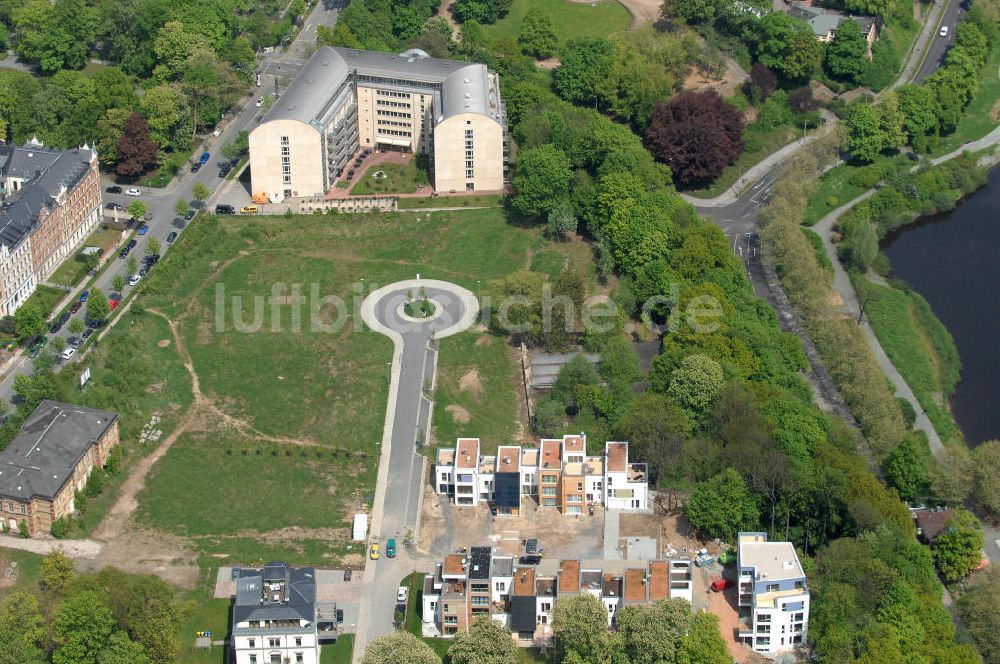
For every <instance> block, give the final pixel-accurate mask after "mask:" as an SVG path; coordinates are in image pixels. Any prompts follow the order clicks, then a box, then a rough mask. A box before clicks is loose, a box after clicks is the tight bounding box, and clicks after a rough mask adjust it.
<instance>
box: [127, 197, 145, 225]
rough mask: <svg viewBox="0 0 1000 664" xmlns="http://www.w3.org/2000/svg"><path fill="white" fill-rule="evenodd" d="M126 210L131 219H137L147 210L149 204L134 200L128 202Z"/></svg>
mask: <svg viewBox="0 0 1000 664" xmlns="http://www.w3.org/2000/svg"><path fill="white" fill-rule="evenodd" d="M126 210H127V211H128V214H129V216H130V217H132V219H134V220H136V221H139V220H141V219H142V218H143V217H145V216H146V213H147V212H149V206H148V205H146V203H145V202H144V201H140V200H135V201H132V202H131V203H130V204H129V206H128V208H126Z"/></svg>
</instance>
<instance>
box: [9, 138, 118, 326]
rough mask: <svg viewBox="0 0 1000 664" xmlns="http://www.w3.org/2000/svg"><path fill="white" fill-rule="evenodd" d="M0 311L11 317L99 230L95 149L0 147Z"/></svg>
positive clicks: (33, 143) (37, 145)
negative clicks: (1, 200)
mask: <svg viewBox="0 0 1000 664" xmlns="http://www.w3.org/2000/svg"><path fill="white" fill-rule="evenodd" d="M0 176H2V184H3V192H2V193H3V203H2V208H0V315H5V316H10V315H12V314H13V313H14V312H15V311H17V308H18V307H19V306H21V305H22V304H24V301H25V300H27V299H28V296H29V295H31V294H32V293H33V292H34V291H35V288H37V287H38V284H40V283H42V282H43V281H45V280H46V279H48V278H49V277H50V276H51V275H52V273H53V272H55V271H56V268H58V267H59V265H60V264H61V263H62V262H63V261H64V260H66V259H67V258H69V256H70V254H71V253H72V252H73V250H74V249H76V248H77V247H78V246H79V245H80V244H81V243H82V242H83V241H84V240H85V239H87V237H88V236H89V235H90V233H92V232H93V231H94V229H95V228H97V225H98V223H99V222H100V221H101V176H100V174H99V173H98V172H97V152H96V151H95V150H93V149H91V148H89V147H88V146H86V145H84V146H83V147H80V148H74V149H72V150H53V149H51V148H47V147H45V146H44V145H43V144H42V143H41V142H39V141H37V140H35V139H32V140H31V141H29V142H27V143H25V144H24V145H22V146H0Z"/></svg>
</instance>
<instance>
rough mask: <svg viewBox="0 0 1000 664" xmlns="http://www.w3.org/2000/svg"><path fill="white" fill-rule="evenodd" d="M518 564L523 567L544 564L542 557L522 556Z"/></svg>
mask: <svg viewBox="0 0 1000 664" xmlns="http://www.w3.org/2000/svg"><path fill="white" fill-rule="evenodd" d="M517 562H518V563H520V564H522V565H541V564H542V557H541V556H521V557H520V558H518V560H517Z"/></svg>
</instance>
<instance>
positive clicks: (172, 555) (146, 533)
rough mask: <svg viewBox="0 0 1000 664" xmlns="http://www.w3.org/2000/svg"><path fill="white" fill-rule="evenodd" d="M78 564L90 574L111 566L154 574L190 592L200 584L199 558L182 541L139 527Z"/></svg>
mask: <svg viewBox="0 0 1000 664" xmlns="http://www.w3.org/2000/svg"><path fill="white" fill-rule="evenodd" d="M105 521H107V518H105ZM102 525H103V522H102ZM76 565H77V567H79V568H80V569H83V570H91V571H97V570H100V569H102V568H104V567H108V566H111V567H117V568H118V569H121V570H124V571H126V572H132V573H135V574H155V575H156V576H158V577H160V578H161V579H163V580H164V581H167V582H168V583H172V584H175V585H177V586H180V587H181V588H185V589H187V590H193V589H194V588H195V587H196V586H197V585H198V578H199V575H200V572H199V569H198V563H197V559H196V557H195V555H194V553H193V552H192V551H191V550H190V549H189V548H188V546H187V542H186V541H185V540H184V539H183V538H180V537H177V536H175V535H169V534H167V533H162V532H159V531H154V530H148V529H145V528H136V527H129V528H127V529H126V530H125V531H124V532H123V533H122V534H121V535H120V536H117V537H115V538H114V539H113V540H108V541H107V544H106V545H105V546H104V548H103V549H102V550H101V553H100V554H99V555H98V556H97V557H96V558H94V559H93V560H78V561H77V563H76Z"/></svg>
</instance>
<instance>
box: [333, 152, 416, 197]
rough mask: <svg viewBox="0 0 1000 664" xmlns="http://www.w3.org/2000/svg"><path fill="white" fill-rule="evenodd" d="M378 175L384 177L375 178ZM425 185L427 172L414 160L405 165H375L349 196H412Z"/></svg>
mask: <svg viewBox="0 0 1000 664" xmlns="http://www.w3.org/2000/svg"><path fill="white" fill-rule="evenodd" d="M380 173H384V174H385V177H383V178H376V177H375V175H376V174H380ZM427 183H428V180H427V171H426V170H425V169H423V168H419V167H417V164H416V160H414V159H411V160H410V161H408V162H407V163H405V164H375V165H374V166H371V167H370V168H369V169H368V170H367V171H365V174H364V177H362V178H361V179H360V180H358V183H357V184H356V185H354V188H353V189H351V195H352V196H364V195H372V194H412V193H413V192H415V191H416V190H417V188H418V187H424V186H426V185H427Z"/></svg>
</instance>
